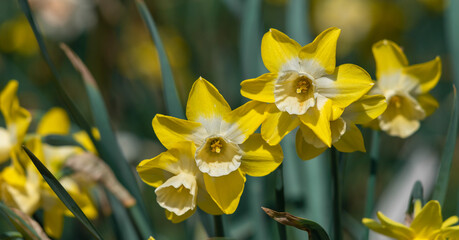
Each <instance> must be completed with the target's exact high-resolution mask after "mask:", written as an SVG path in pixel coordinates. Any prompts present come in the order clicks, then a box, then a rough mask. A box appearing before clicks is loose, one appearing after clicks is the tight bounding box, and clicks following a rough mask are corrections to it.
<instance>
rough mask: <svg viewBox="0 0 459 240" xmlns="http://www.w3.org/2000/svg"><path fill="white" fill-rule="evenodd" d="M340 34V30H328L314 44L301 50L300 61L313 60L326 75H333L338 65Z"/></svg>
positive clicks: (333, 28)
mask: <svg viewBox="0 0 459 240" xmlns="http://www.w3.org/2000/svg"><path fill="white" fill-rule="evenodd" d="M340 33H341V29H339V28H335V27H332V28H328V29H326V30H325V31H323V32H322V33H320V34H319V36H317V37H316V38H315V39H314V41H313V42H312V43H310V44H308V45H306V46H304V47H303V48H301V51H300V54H299V57H300V59H302V60H304V59H307V60H310V59H313V60H315V61H317V62H319V64H320V65H321V66H322V67H323V68H324V69H325V72H326V73H328V74H331V73H333V71H334V70H335V65H336V43H337V42H338V37H339V35H340Z"/></svg>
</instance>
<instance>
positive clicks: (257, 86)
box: [241, 28, 374, 147]
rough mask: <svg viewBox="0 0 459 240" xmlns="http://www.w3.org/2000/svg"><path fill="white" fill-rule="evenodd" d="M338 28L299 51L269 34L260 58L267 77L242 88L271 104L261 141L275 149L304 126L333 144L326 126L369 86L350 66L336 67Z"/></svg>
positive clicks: (273, 32)
mask: <svg viewBox="0 0 459 240" xmlns="http://www.w3.org/2000/svg"><path fill="white" fill-rule="evenodd" d="M340 31H341V30H340V29H338V28H329V29H327V30H325V31H323V32H322V33H321V34H319V36H317V37H316V39H315V40H314V41H313V42H312V43H310V44H307V45H305V46H303V47H302V46H301V45H300V44H298V43H297V42H296V41H294V40H292V39H290V38H289V37H288V36H287V35H285V34H283V33H281V32H279V31H278V30H275V29H270V30H269V32H267V33H266V34H265V35H264V36H263V39H262V43H261V56H262V59H263V63H264V65H265V66H266V68H267V69H268V70H269V71H270V72H269V73H266V74H263V75H261V76H259V77H258V78H255V79H249V80H245V81H243V82H242V83H241V87H242V88H241V94H242V95H243V96H245V97H247V98H250V99H253V100H256V101H261V102H266V103H269V104H268V107H267V118H266V121H265V122H263V125H262V127H261V134H262V136H263V138H264V139H265V140H266V141H267V142H268V143H269V144H271V145H274V144H277V143H279V142H280V140H281V139H282V138H283V137H284V136H285V135H287V133H289V132H290V131H292V130H293V129H295V128H296V127H297V126H298V125H305V126H307V127H308V128H309V129H310V130H311V131H312V132H313V133H314V134H315V135H316V136H317V137H318V138H319V139H320V140H321V141H322V142H323V143H324V144H325V145H326V146H328V147H330V146H331V144H332V132H331V130H330V121H335V120H337V119H338V118H339V117H340V116H341V113H342V111H343V109H344V108H345V107H347V106H349V105H350V104H351V103H352V102H354V101H356V100H358V99H359V98H361V97H362V96H363V95H364V94H365V93H367V92H368V91H369V90H370V88H371V87H372V86H373V84H374V83H373V82H372V80H371V77H370V76H369V75H368V73H367V72H366V71H365V70H363V69H362V68H360V67H358V66H356V65H353V64H343V65H340V66H336V59H335V58H336V56H335V55H336V43H337V41H338V37H339V34H340Z"/></svg>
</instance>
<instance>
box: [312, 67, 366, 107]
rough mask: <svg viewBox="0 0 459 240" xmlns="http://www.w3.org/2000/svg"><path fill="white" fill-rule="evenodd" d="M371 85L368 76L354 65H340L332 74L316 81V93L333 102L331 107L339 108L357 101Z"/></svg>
mask: <svg viewBox="0 0 459 240" xmlns="http://www.w3.org/2000/svg"><path fill="white" fill-rule="evenodd" d="M373 85H374V82H373V81H372V80H371V77H370V75H369V74H368V73H367V72H366V71H365V70H364V69H363V68H361V67H359V66H357V65H354V64H343V65H340V66H338V67H337V68H336V69H335V72H334V73H333V74H331V75H326V76H324V77H321V78H319V79H316V89H317V93H319V94H320V95H322V96H324V97H326V98H329V99H331V100H333V105H336V106H338V107H340V108H345V107H347V106H349V105H350V104H351V103H352V102H355V101H357V100H358V99H359V98H361V97H362V96H363V95H364V94H366V93H367V92H368V91H369V90H370V89H371V87H372V86H373Z"/></svg>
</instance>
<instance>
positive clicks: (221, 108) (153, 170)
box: [137, 28, 441, 222]
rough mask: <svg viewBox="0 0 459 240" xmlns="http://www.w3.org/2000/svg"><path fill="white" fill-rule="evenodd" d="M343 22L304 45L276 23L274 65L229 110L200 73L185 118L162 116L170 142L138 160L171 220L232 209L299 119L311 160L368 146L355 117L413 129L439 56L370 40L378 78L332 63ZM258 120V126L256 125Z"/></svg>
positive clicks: (276, 161)
mask: <svg viewBox="0 0 459 240" xmlns="http://www.w3.org/2000/svg"><path fill="white" fill-rule="evenodd" d="M339 34H340V30H339V29H337V28H329V29H327V30H325V31H324V32H322V33H321V34H319V36H317V37H316V39H315V40H314V41H313V42H312V43H310V44H307V45H305V46H301V45H299V44H298V43H297V42H296V41H294V40H292V39H290V38H289V37H288V36H286V35H285V34H283V33H281V32H280V31H277V30H275V29H270V30H269V32H267V33H266V34H265V35H264V37H263V39H262V44H261V55H262V59H263V62H264V65H265V66H266V68H267V69H268V70H269V73H266V74H263V75H261V76H259V77H258V78H255V79H248V80H245V81H243V82H242V83H241V94H242V95H243V96H244V97H247V98H249V99H251V101H249V102H248V103H246V104H244V105H243V106H241V107H239V108H237V109H235V110H231V109H230V107H229V105H228V103H227V102H226V101H225V99H224V98H223V97H222V96H221V94H220V93H219V92H218V90H217V89H216V88H215V87H214V86H213V85H212V84H210V83H209V82H208V81H206V80H205V79H203V78H199V79H198V80H197V81H196V82H195V83H194V85H193V87H192V89H191V92H190V94H189V97H188V102H187V106H186V116H187V118H188V120H183V119H178V118H174V117H170V116H164V115H161V114H158V115H156V116H155V117H154V119H153V129H154V131H155V133H156V136H157V137H158V139H159V140H160V142H161V143H162V144H163V145H164V146H165V147H166V148H167V149H168V150H167V151H166V152H163V153H161V154H160V155H158V156H156V157H155V158H152V159H147V160H144V161H142V162H141V163H140V164H139V165H138V166H137V171H138V172H139V175H140V177H141V178H142V180H143V181H144V182H146V183H147V184H149V185H151V186H153V187H155V188H156V190H155V193H156V196H157V202H158V204H159V205H160V206H161V207H163V208H165V210H166V216H167V218H168V219H169V220H171V221H172V222H180V221H182V220H184V219H186V218H188V217H189V216H191V215H192V214H193V213H194V211H195V210H196V205H198V206H199V207H200V208H201V209H202V210H204V211H205V212H207V213H209V214H214V215H218V214H231V213H233V212H234V211H235V210H236V208H237V206H238V203H239V200H240V197H241V194H242V192H243V189H244V183H245V181H246V178H245V175H246V174H248V175H251V176H257V177H258V176H265V175H267V174H269V173H271V172H272V171H274V170H275V169H276V168H277V167H278V166H279V165H280V164H281V162H282V160H283V154H282V149H281V147H280V145H279V143H280V141H281V140H282V138H283V137H285V136H286V135H287V134H288V133H289V132H291V131H293V130H294V129H296V128H297V127H298V126H299V130H298V131H297V133H296V149H297V153H298V155H299V156H300V157H301V158H302V159H304V160H308V159H312V158H314V157H316V156H318V155H319V154H321V153H322V152H324V151H325V150H326V149H327V148H330V147H332V145H333V146H334V147H335V148H336V149H337V150H338V151H341V152H354V151H362V152H364V151H365V146H364V142H363V136H362V134H361V132H360V130H359V128H358V127H357V126H356V125H357V124H361V125H366V126H373V127H374V128H380V129H381V130H383V131H386V132H387V133H388V134H390V135H392V136H398V137H402V138H405V137H408V136H409V135H411V134H413V133H414V132H415V131H416V130H417V129H418V128H419V121H420V120H422V119H424V118H425V117H426V116H427V115H429V114H431V113H432V112H433V110H434V109H435V108H436V107H437V105H438V104H437V102H436V101H435V99H434V98H433V97H432V96H431V95H429V93H428V91H429V90H431V89H432V88H433V87H434V86H435V85H436V84H437V82H438V80H439V77H440V73H441V63H440V59H439V58H436V59H435V60H433V61H431V62H427V63H423V64H418V65H413V66H408V63H407V60H406V57H405V55H404V54H403V52H402V51H401V49H400V47H398V46H397V45H396V44H395V43H393V42H390V41H388V40H383V41H380V42H378V43H376V44H375V45H374V46H373V53H374V56H375V59H376V65H377V74H376V75H377V82H376V84H375V83H374V82H373V80H372V79H371V77H370V75H369V74H368V73H367V72H366V71H365V70H364V69H362V68H361V67H359V66H356V65H354V64H343V65H339V66H336V60H335V58H336V56H335V55H336V46H337V41H338V37H339ZM260 125H261V133H254V132H255V131H256V129H258V127H259V126H260Z"/></svg>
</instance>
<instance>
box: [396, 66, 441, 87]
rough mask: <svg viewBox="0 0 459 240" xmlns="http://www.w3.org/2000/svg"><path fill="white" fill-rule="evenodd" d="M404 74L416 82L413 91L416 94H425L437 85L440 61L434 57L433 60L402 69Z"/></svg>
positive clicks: (439, 74)
mask: <svg viewBox="0 0 459 240" xmlns="http://www.w3.org/2000/svg"><path fill="white" fill-rule="evenodd" d="M403 72H404V73H405V74H408V75H409V76H410V77H412V78H414V79H415V80H416V81H417V82H418V84H419V85H418V86H417V88H416V89H415V92H416V93H417V94H421V93H427V92H428V91H430V90H431V89H432V88H434V87H435V85H437V83H438V80H440V76H441V60H440V57H436V58H435V59H434V60H432V61H429V62H425V63H420V64H415V65H411V66H408V67H406V68H404V69H403Z"/></svg>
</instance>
